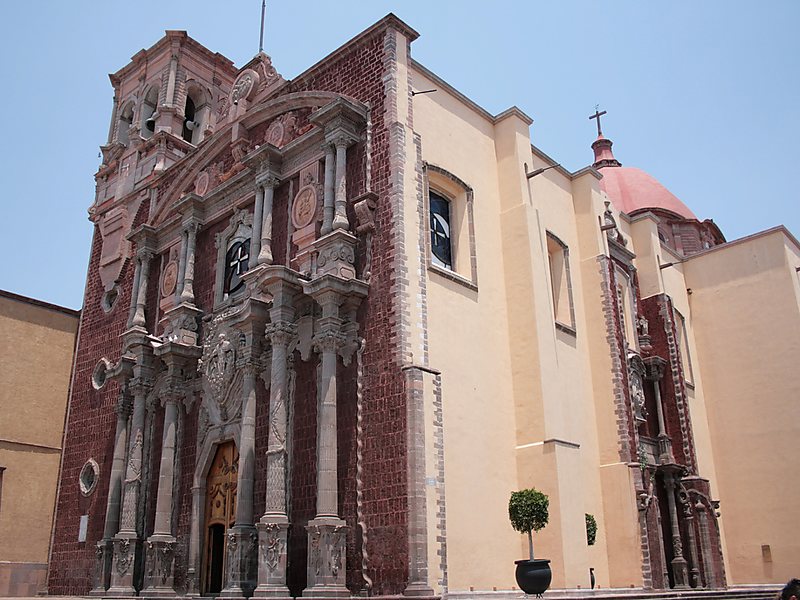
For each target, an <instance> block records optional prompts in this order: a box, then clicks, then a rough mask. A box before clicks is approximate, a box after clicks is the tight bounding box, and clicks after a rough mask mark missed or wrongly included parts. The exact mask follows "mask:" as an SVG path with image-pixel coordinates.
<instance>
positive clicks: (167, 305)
mask: <svg viewBox="0 0 800 600" xmlns="http://www.w3.org/2000/svg"><path fill="white" fill-rule="evenodd" d="M179 257H180V244H174V245H173V246H172V247H171V248H170V249H169V250H168V251H167V253H166V255H165V256H164V260H163V262H162V268H161V277H160V279H159V291H160V299H161V300H160V303H159V304H160V307H161V310H162V311H167V310H169V309H171V308H172V307H173V306H175V303H176V301H177V298H178V293H179V292H180V290H179V289H178V279H179V277H178V274H179V265H180V258H179Z"/></svg>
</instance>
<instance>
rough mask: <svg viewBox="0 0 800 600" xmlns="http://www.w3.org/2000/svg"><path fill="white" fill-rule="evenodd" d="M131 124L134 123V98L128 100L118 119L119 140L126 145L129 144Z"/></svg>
mask: <svg viewBox="0 0 800 600" xmlns="http://www.w3.org/2000/svg"><path fill="white" fill-rule="evenodd" d="M131 125H133V100H129V101H128V102H126V103H125V104H124V105H123V107H122V110H121V111H120V112H119V119H117V142H119V143H120V144H124V145H125V146H127V145H128V141H129V134H128V131H129V130H130V128H131Z"/></svg>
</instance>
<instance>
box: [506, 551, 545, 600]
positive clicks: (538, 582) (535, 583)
mask: <svg viewBox="0 0 800 600" xmlns="http://www.w3.org/2000/svg"><path fill="white" fill-rule="evenodd" d="M515 564H516V565H517V571H516V577H517V585H518V586H519V588H520V589H521V590H522V591H523V592H525V593H526V594H530V595H532V596H541V595H542V594H544V593H545V591H546V590H547V588H549V587H550V581H551V580H552V579H553V572H552V571H551V570H550V561H549V560H548V559H546V558H534V559H533V560H527V559H526V560H517V561H515Z"/></svg>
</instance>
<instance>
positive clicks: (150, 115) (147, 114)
mask: <svg viewBox="0 0 800 600" xmlns="http://www.w3.org/2000/svg"><path fill="white" fill-rule="evenodd" d="M157 106H158V87H157V86H155V85H153V86H150V89H149V90H147V94H146V95H145V97H144V101H143V102H142V110H141V113H142V122H141V127H140V129H141V132H142V137H143V138H149V137H150V136H152V135H153V133H155V130H156V118H157V117H158V113H157V112H156V107H157Z"/></svg>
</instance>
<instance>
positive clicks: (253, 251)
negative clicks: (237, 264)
mask: <svg viewBox="0 0 800 600" xmlns="http://www.w3.org/2000/svg"><path fill="white" fill-rule="evenodd" d="M263 219H264V186H263V185H261V183H256V205H255V207H254V208H253V235H252V237H251V238H250V256H255V257H258V256H259V255H260V254H261V224H262V222H263ZM252 262H253V264H252V265H248V266H249V267H250V268H251V269H252V268H253V267H255V266H256V264H258V260H254V261H252Z"/></svg>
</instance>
